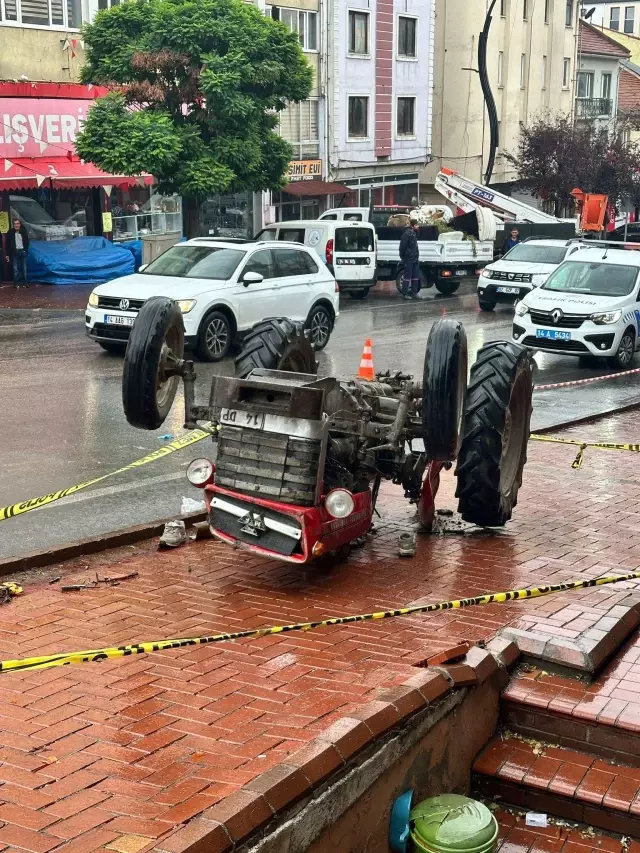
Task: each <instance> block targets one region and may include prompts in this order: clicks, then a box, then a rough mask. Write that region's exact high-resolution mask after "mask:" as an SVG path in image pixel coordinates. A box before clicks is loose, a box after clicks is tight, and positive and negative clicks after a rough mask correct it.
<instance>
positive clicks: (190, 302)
mask: <svg viewBox="0 0 640 853" xmlns="http://www.w3.org/2000/svg"><path fill="white" fill-rule="evenodd" d="M195 304H196V300H195V299H181V300H180V301H179V302H178V308H179V309H180V310H181V311H182V313H183V314H188V313H189V311H191V310H192V309H193V307H194V306H195Z"/></svg>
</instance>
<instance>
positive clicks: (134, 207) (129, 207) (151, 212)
mask: <svg viewBox="0 0 640 853" xmlns="http://www.w3.org/2000/svg"><path fill="white" fill-rule="evenodd" d="M111 215H112V220H113V239H114V241H120V240H139V239H140V238H141V237H143V236H145V235H147V234H170V233H180V234H182V199H181V198H180V196H162V195H156V194H153V195H152V194H150V192H149V189H148V188H147V187H131V188H129V189H115V190H113V191H112V193H111Z"/></svg>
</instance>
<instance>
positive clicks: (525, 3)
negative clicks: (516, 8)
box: [522, 0, 529, 21]
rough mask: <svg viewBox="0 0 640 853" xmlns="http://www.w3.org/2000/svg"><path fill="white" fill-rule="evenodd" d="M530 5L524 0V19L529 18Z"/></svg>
mask: <svg viewBox="0 0 640 853" xmlns="http://www.w3.org/2000/svg"><path fill="white" fill-rule="evenodd" d="M528 6H529V4H528V3H527V0H522V20H523V21H526V20H528V18H529V8H528Z"/></svg>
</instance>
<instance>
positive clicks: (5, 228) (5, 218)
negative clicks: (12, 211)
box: [0, 210, 9, 234]
mask: <svg viewBox="0 0 640 853" xmlns="http://www.w3.org/2000/svg"><path fill="white" fill-rule="evenodd" d="M8 233H9V212H8V211H6V210H0V234H8Z"/></svg>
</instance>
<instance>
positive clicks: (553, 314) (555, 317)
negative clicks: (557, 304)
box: [551, 308, 564, 326]
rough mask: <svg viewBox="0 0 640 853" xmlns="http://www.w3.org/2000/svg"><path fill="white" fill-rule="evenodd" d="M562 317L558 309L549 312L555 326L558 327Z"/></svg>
mask: <svg viewBox="0 0 640 853" xmlns="http://www.w3.org/2000/svg"><path fill="white" fill-rule="evenodd" d="M563 317H564V314H563V313H562V311H561V310H560V309H559V308H554V309H553V311H552V312H551V319H552V320H553V322H554V323H555V324H556V326H557V325H558V323H559V322H560V320H562V318H563Z"/></svg>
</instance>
